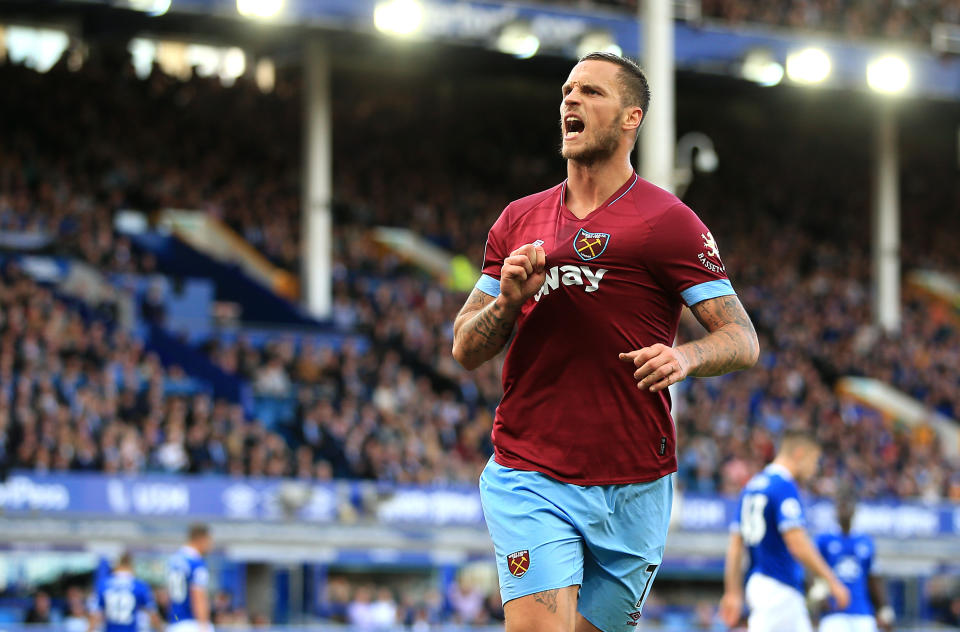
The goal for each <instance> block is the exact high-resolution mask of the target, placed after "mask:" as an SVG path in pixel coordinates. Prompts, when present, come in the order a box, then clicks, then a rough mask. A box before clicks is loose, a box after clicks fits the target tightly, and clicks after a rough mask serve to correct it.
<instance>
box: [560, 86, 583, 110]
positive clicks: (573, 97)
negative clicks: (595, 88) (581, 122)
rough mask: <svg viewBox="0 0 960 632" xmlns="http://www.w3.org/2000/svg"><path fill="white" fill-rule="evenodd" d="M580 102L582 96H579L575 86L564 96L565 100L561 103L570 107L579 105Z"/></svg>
mask: <svg viewBox="0 0 960 632" xmlns="http://www.w3.org/2000/svg"><path fill="white" fill-rule="evenodd" d="M579 103H580V97H579V96H578V93H577V89H576V88H574V89H573V90H571V91H570V92H568V93H567V96H565V97H563V101H561V102H560V105H562V106H566V107H570V106H571V105H577V104H579Z"/></svg>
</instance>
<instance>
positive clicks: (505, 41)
mask: <svg viewBox="0 0 960 632" xmlns="http://www.w3.org/2000/svg"><path fill="white" fill-rule="evenodd" d="M497 50H499V51H500V52H501V53H506V54H508V55H513V56H514V57H516V58H517V59H529V58H531V57H533V56H534V55H536V54H537V51H538V50H540V39H539V38H538V37H537V36H536V35H534V34H533V32H532V31H531V30H530V26H529V25H528V24H526V23H524V22H512V23H510V24H507V25H506V26H505V27H503V30H502V31H500V36H499V37H498V38H497Z"/></svg>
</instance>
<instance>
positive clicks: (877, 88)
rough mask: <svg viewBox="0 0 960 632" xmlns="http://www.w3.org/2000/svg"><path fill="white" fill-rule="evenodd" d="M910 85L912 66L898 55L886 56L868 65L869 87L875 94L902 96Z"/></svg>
mask: <svg viewBox="0 0 960 632" xmlns="http://www.w3.org/2000/svg"><path fill="white" fill-rule="evenodd" d="M909 84H910V66H909V65H908V64H907V62H906V60H904V59H903V58H902V57H898V56H897V55H885V56H883V57H880V58H879V59H874V60H873V61H871V62H870V63H869V64H867V85H868V86H870V89H871V90H873V91H874V92H880V93H883V94H900V93H901V92H903V91H904V90H906V89H907V86H908V85H909Z"/></svg>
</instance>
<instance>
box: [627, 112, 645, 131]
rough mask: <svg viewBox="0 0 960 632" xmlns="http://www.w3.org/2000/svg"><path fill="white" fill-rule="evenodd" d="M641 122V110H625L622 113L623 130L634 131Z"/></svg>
mask: <svg viewBox="0 0 960 632" xmlns="http://www.w3.org/2000/svg"><path fill="white" fill-rule="evenodd" d="M642 122H643V110H641V109H640V108H638V107H632V108H627V109H625V110H624V111H623V129H624V130H631V131H636V129H637V128H638V127H640V123H642Z"/></svg>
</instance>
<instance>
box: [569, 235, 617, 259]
mask: <svg viewBox="0 0 960 632" xmlns="http://www.w3.org/2000/svg"><path fill="white" fill-rule="evenodd" d="M608 243H610V233H588V232H587V231H585V230H583V229H582V228H581V229H580V230H579V231H578V232H577V236H576V237H574V238H573V249H574V250H575V251H576V253H577V256H578V257H580V258H581V259H583V260H584V261H590V260H591V259H596V258H597V257H599V256H600V255H602V254H603V251H604V250H606V249H607V244H608Z"/></svg>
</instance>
